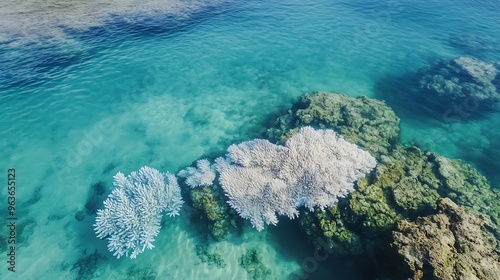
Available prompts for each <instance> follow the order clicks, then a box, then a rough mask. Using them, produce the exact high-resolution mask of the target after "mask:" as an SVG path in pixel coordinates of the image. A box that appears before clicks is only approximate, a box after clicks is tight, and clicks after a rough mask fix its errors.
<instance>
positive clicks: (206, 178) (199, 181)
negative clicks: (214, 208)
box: [177, 159, 216, 188]
mask: <svg viewBox="0 0 500 280" xmlns="http://www.w3.org/2000/svg"><path fill="white" fill-rule="evenodd" d="M177 176H179V177H182V178H186V184H187V185H188V186H190V187H191V188H196V187H200V186H205V187H208V186H211V185H212V184H213V183H214V180H215V176H216V174H215V169H214V168H213V166H212V164H211V163H210V161H208V160H207V159H200V160H198V161H197V162H196V168H195V167H187V168H185V169H182V170H181V171H179V173H177Z"/></svg>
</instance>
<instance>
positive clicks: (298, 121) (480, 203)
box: [269, 93, 500, 279]
mask: <svg viewBox="0 0 500 280" xmlns="http://www.w3.org/2000/svg"><path fill="white" fill-rule="evenodd" d="M370 107H373V108H370ZM339 108H340V110H341V111H343V112H347V113H345V114H344V116H347V117H345V118H344V117H342V116H343V114H339ZM355 112H358V113H355ZM377 118H382V119H379V120H377ZM276 124H277V127H276V128H274V129H271V130H270V131H269V135H270V136H271V137H272V139H288V138H289V137H291V136H293V135H294V133H296V132H297V127H301V126H303V125H304V124H313V125H316V126H318V127H321V128H327V129H333V130H335V131H342V132H344V133H346V134H345V135H344V134H342V133H341V134H342V136H343V137H345V138H346V139H349V141H351V142H352V143H355V144H357V145H358V146H360V147H361V148H363V149H366V150H368V151H371V152H372V153H373V154H374V155H375V156H376V157H377V161H378V164H377V166H376V168H375V170H374V171H373V172H371V173H370V176H367V177H365V178H362V179H360V180H358V181H357V182H356V183H355V189H356V191H354V192H352V193H351V194H350V195H349V196H347V197H345V198H341V199H339V202H338V203H337V204H336V205H333V206H331V207H328V208H327V209H316V210H315V211H314V212H307V211H303V213H301V216H300V224H301V225H302V228H303V229H304V231H305V232H306V234H307V235H308V236H309V237H310V240H311V241H312V242H315V243H316V242H320V243H321V244H320V243H317V244H316V245H317V246H318V247H322V244H327V245H328V246H329V247H330V248H331V249H332V251H333V252H334V254H335V255H337V256H338V255H343V256H353V255H363V256H365V258H364V259H366V256H370V255H371V256H372V257H375V258H373V259H372V260H374V262H376V259H377V257H381V256H384V255H385V254H386V253H385V250H387V247H388V243H387V236H388V235H390V233H391V230H392V229H393V228H394V227H395V226H396V225H397V224H398V223H399V222H400V221H402V220H404V219H409V220H414V219H416V218H417V217H422V216H428V215H432V214H433V213H434V212H435V210H436V207H437V205H436V201H437V200H438V199H440V198H444V197H449V198H450V199H451V200H452V201H454V202H455V203H457V204H458V205H459V206H461V207H463V208H465V209H466V210H467V211H469V212H472V213H476V214H484V215H486V216H488V217H489V218H491V220H492V221H493V223H496V224H498V223H499V222H500V192H499V191H498V189H495V188H491V187H490V184H489V182H488V180H487V179H486V178H485V177H484V176H482V175H481V174H480V173H479V172H478V171H477V170H476V169H474V168H473V167H472V166H470V165H469V164H467V163H465V162H463V161H461V160H452V159H448V158H445V157H442V156H439V155H437V154H435V153H432V152H425V151H422V150H420V149H419V148H417V147H405V146H403V145H401V144H400V143H398V141H396V140H397V139H398V138H399V135H398V132H399V128H398V127H397V126H398V124H399V120H398V119H397V117H396V116H395V114H394V113H393V112H392V110H391V109H390V108H389V107H387V106H386V105H385V104H384V103H383V102H380V101H377V100H373V99H370V98H367V97H359V98H352V97H348V96H345V95H342V94H328V93H317V94H311V95H305V96H303V97H302V98H301V99H300V100H299V101H298V102H297V103H296V104H295V105H294V107H293V108H292V109H291V110H290V111H289V112H288V113H287V114H285V115H283V116H281V117H280V118H278V120H277V122H276ZM360 124H362V125H361V126H360ZM391 126H394V127H391ZM379 129H380V131H379ZM360 131H366V132H367V134H366V135H365V134H363V133H362V132H360ZM377 131H379V133H376V132H377ZM367 137H370V139H372V141H366V139H367ZM377 145H378V147H377ZM470 253H471V254H473V252H470ZM382 266H383V265H382ZM445 279H446V278H445Z"/></svg>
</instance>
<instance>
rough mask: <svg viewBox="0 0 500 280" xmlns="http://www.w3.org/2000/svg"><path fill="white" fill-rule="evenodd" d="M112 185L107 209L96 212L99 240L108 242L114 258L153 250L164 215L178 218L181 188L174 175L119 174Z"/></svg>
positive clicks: (151, 172)
mask: <svg viewBox="0 0 500 280" xmlns="http://www.w3.org/2000/svg"><path fill="white" fill-rule="evenodd" d="M113 184H114V185H115V187H116V188H115V189H113V191H112V192H111V194H110V195H109V196H108V198H107V199H106V200H105V201H104V209H99V210H98V211H97V217H96V223H95V224H94V227H95V232H96V235H97V237H98V238H101V239H102V238H108V242H109V244H108V249H109V251H111V252H114V253H113V256H116V257H117V258H120V257H121V256H123V255H125V256H129V254H130V258H135V257H137V255H138V254H140V253H142V252H144V250H145V249H146V248H148V249H152V248H153V247H154V246H153V241H154V238H155V237H156V236H157V235H158V233H159V231H160V222H161V218H162V213H163V212H166V213H167V214H168V215H169V216H175V215H178V214H179V210H180V207H181V206H182V204H183V201H182V197H181V192H180V188H179V186H178V184H177V179H176V178H175V176H174V175H172V174H170V173H161V172H160V171H158V170H156V169H153V168H150V167H147V166H145V167H142V168H141V169H139V171H138V172H132V173H131V174H130V175H129V176H127V177H125V175H123V173H121V172H119V173H118V174H116V175H115V176H114V181H113Z"/></svg>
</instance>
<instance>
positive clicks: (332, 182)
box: [215, 126, 376, 231]
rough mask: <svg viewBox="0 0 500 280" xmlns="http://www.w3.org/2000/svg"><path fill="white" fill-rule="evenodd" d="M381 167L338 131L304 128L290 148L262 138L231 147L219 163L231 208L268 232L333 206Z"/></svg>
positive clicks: (220, 180)
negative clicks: (304, 211) (281, 220)
mask: <svg viewBox="0 0 500 280" xmlns="http://www.w3.org/2000/svg"><path fill="white" fill-rule="evenodd" d="M375 165H376V161H375V159H374V158H373V157H372V156H371V155H370V154H369V153H368V152H366V151H363V150H361V149H359V148H358V147H357V146H356V145H354V144H351V143H349V142H347V141H345V140H344V139H343V138H342V137H339V136H338V135H336V134H335V132H333V131H332V130H314V129H313V128H311V127H309V126H306V127H302V128H301V129H300V130H299V131H298V132H297V133H296V134H295V135H294V136H292V137H291V138H289V139H288V140H287V141H286V142H285V145H284V146H280V145H275V144H272V143H271V142H269V141H267V140H262V139H256V140H252V141H247V142H243V143H240V144H238V145H231V146H230V147H229V148H228V153H227V155H226V157H225V158H218V159H216V161H215V168H216V170H217V171H218V172H219V173H220V176H219V183H220V185H221V187H222V188H223V190H224V192H225V194H226V195H227V196H228V198H229V201H228V203H229V205H231V207H232V208H234V209H235V210H236V211H237V212H238V214H239V215H240V216H241V217H242V218H244V219H249V220H250V222H251V223H252V225H253V227H255V228H256V229H257V230H259V231H260V230H262V229H263V228H264V224H268V225H269V224H273V225H276V224H277V223H278V218H277V216H276V213H277V214H279V215H286V216H288V217H289V218H291V219H293V218H295V217H296V216H297V215H298V211H297V209H296V208H297V207H299V206H305V207H307V208H308V209H309V210H311V211H312V210H314V207H319V208H325V207H328V206H332V205H333V204H334V203H335V202H337V200H338V198H339V197H344V196H345V195H347V194H348V193H349V192H351V191H352V190H353V183H354V182H355V181H356V180H358V179H360V178H362V177H364V176H365V174H366V173H368V172H369V171H370V170H371V169H373V168H374V167H375Z"/></svg>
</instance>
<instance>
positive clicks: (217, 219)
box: [189, 185, 232, 240]
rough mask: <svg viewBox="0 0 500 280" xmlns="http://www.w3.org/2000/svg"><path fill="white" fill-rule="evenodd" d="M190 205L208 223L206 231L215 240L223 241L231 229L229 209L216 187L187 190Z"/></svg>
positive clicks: (218, 188)
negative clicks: (207, 230)
mask: <svg viewBox="0 0 500 280" xmlns="http://www.w3.org/2000/svg"><path fill="white" fill-rule="evenodd" d="M189 194H190V197H191V202H192V205H193V207H194V208H195V209H197V210H199V211H200V212H201V213H202V216H203V218H205V219H206V221H207V222H208V229H209V231H210V234H211V236H212V237H213V238H214V239H215V240H224V239H226V238H227V236H228V234H229V229H230V227H231V224H232V223H231V220H232V218H231V215H230V214H229V207H228V204H227V202H226V200H225V198H224V195H223V194H222V191H221V190H220V187H219V186H218V185H212V186H208V187H207V186H205V187H197V188H192V189H189Z"/></svg>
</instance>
